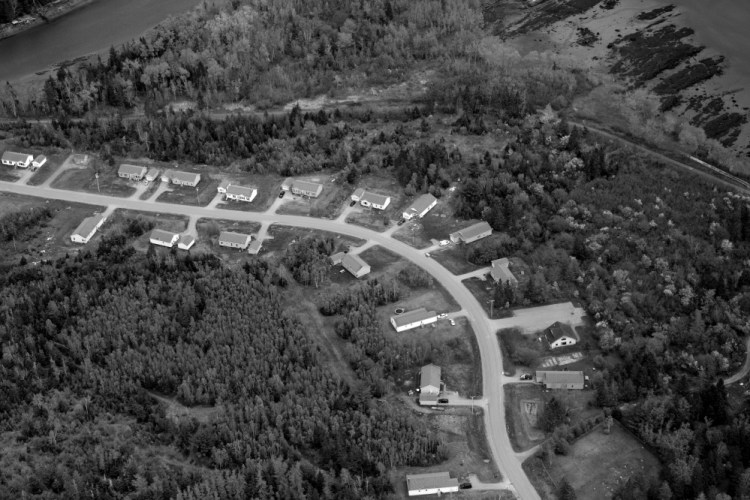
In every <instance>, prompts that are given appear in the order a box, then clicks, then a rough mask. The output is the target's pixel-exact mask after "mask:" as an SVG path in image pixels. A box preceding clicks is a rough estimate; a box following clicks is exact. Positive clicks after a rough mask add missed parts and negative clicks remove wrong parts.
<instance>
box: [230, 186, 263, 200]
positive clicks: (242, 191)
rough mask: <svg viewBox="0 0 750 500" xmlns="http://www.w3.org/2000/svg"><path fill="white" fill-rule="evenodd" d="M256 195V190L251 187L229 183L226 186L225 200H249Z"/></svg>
mask: <svg viewBox="0 0 750 500" xmlns="http://www.w3.org/2000/svg"><path fill="white" fill-rule="evenodd" d="M257 195H258V190H257V189H255V188H253V187H244V186H237V185H235V184H230V185H228V186H227V188H226V196H227V200H235V201H246V202H248V203H249V202H251V201H253V200H254V199H255V197H256V196H257Z"/></svg>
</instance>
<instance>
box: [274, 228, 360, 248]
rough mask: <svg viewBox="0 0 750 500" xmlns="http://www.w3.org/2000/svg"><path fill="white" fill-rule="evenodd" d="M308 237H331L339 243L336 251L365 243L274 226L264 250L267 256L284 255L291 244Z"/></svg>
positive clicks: (338, 236) (304, 230)
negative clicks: (276, 253)
mask: <svg viewBox="0 0 750 500" xmlns="http://www.w3.org/2000/svg"><path fill="white" fill-rule="evenodd" d="M308 236H330V237H331V238H333V239H334V240H335V241H336V242H337V245H336V251H341V250H346V249H348V248H349V247H350V246H355V247H356V246H360V245H364V243H365V241H364V240H361V239H358V238H351V237H349V236H343V235H340V234H336V233H329V232H326V231H318V230H315V229H305V228H301V227H289V226H280V225H278V224H273V225H271V227H269V228H268V235H267V238H268V239H266V240H264V241H263V249H264V250H266V252H267V255H270V254H273V253H274V252H281V253H282V254H283V251H284V250H286V247H287V246H289V244H290V243H292V242H295V241H299V240H301V239H302V238H306V237H308Z"/></svg>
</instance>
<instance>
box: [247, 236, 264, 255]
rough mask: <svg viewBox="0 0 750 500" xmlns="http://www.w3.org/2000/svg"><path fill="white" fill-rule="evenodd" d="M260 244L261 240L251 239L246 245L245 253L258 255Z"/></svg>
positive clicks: (261, 243) (261, 244)
mask: <svg viewBox="0 0 750 500" xmlns="http://www.w3.org/2000/svg"><path fill="white" fill-rule="evenodd" d="M262 246H263V242H262V241H261V240H253V241H251V242H250V245H248V247H247V253H249V254H250V255H258V253H260V248H261V247H262Z"/></svg>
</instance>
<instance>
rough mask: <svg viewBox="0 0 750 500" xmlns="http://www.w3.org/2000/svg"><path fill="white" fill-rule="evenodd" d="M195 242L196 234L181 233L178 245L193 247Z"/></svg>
mask: <svg viewBox="0 0 750 500" xmlns="http://www.w3.org/2000/svg"><path fill="white" fill-rule="evenodd" d="M193 243H195V236H193V235H191V234H181V235H180V239H179V240H178V241H177V244H178V245H182V246H186V247H191V246H192V245H193Z"/></svg>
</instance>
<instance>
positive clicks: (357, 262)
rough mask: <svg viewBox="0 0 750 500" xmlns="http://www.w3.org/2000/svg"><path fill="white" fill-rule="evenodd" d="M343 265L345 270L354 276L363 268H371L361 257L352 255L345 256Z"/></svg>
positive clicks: (342, 260) (342, 261)
mask: <svg viewBox="0 0 750 500" xmlns="http://www.w3.org/2000/svg"><path fill="white" fill-rule="evenodd" d="M341 264H342V265H343V266H344V269H346V270H347V271H349V272H350V273H352V274H357V273H358V272H360V271H361V270H362V268H363V267H370V266H369V264H367V262H365V261H364V260H362V258H361V257H359V256H358V255H352V254H350V253H348V254H346V255H344V258H343V259H341Z"/></svg>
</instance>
